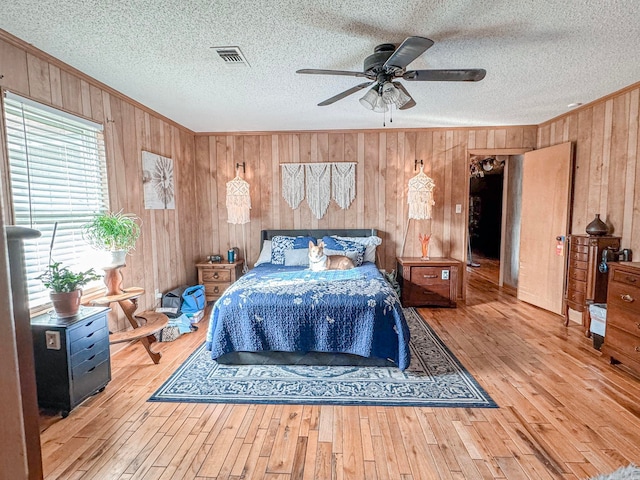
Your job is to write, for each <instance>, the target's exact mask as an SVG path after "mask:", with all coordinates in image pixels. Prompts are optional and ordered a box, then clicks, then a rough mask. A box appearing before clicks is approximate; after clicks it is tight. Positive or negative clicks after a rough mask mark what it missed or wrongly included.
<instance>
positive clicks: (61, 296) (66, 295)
mask: <svg viewBox="0 0 640 480" xmlns="http://www.w3.org/2000/svg"><path fill="white" fill-rule="evenodd" d="M49 298H50V299H51V303H52V304H53V309H54V310H55V312H56V315H58V317H60V318H66V317H73V316H74V315H75V314H76V313H78V310H80V299H81V298H82V290H81V289H77V290H74V291H73V292H49Z"/></svg>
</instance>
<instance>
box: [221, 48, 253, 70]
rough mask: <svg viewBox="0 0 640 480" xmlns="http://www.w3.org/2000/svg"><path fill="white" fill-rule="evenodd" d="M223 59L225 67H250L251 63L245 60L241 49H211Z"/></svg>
mask: <svg viewBox="0 0 640 480" xmlns="http://www.w3.org/2000/svg"><path fill="white" fill-rule="evenodd" d="M211 48H213V49H214V50H215V51H216V53H217V54H218V56H219V57H220V58H221V59H222V61H223V62H224V64H225V65H228V66H233V67H249V66H250V65H249V62H247V59H246V58H244V55H243V54H242V52H241V51H240V47H211Z"/></svg>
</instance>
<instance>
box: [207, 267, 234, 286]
mask: <svg viewBox="0 0 640 480" xmlns="http://www.w3.org/2000/svg"><path fill="white" fill-rule="evenodd" d="M202 282H203V283H204V282H227V283H228V282H231V272H230V271H229V270H226V269H225V270H213V269H209V270H203V271H202Z"/></svg>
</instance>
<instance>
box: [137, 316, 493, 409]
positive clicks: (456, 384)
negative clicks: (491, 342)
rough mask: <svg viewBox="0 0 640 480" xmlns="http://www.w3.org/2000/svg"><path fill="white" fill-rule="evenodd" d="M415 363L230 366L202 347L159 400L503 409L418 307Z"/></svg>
mask: <svg viewBox="0 0 640 480" xmlns="http://www.w3.org/2000/svg"><path fill="white" fill-rule="evenodd" d="M404 314H405V317H406V319H407V323H408V324H409V328H410V330H411V342H410V347H411V365H410V367H409V368H408V369H407V370H405V371H404V372H402V371H400V370H399V369H398V368H395V367H369V366H367V367H353V366H302V365H222V364H218V363H216V362H215V360H212V359H211V353H210V352H209V351H208V350H206V348H205V346H204V344H203V345H202V346H200V347H199V348H198V349H197V350H196V351H195V352H194V353H193V354H192V355H191V356H190V357H189V358H188V359H187V360H186V361H185V362H184V363H183V364H182V365H181V366H180V367H179V368H178V370H176V372H174V373H173V374H172V375H171V377H170V378H169V379H168V380H167V381H166V382H165V383H164V384H163V385H162V386H161V387H160V388H159V389H158V390H157V391H156V392H155V393H154V394H153V396H152V397H151V398H150V399H149V401H154V402H200V403H266V404H305V405H306V404H313V405H381V406H420V407H464V408H495V407H496V404H495V402H494V401H493V400H492V399H491V397H490V396H489V395H488V394H487V393H486V392H485V391H484V390H483V389H482V387H480V385H479V384H478V382H476V380H475V379H474V378H473V377H472V376H471V375H470V374H469V373H468V372H467V370H466V369H465V368H464V367H463V366H462V364H461V363H460V362H459V361H458V359H457V358H456V357H455V356H454V355H453V354H452V353H451V351H449V349H448V348H447V347H446V345H445V344H444V343H443V342H442V340H440V338H439V337H438V336H437V335H436V333H435V332H434V331H433V330H432V329H431V327H430V326H429V325H427V323H426V322H425V321H424V320H423V319H422V318H421V317H420V316H419V315H418V313H417V312H416V311H415V310H414V309H413V308H407V309H404Z"/></svg>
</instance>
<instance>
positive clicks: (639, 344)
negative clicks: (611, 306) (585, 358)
mask: <svg viewBox="0 0 640 480" xmlns="http://www.w3.org/2000/svg"><path fill="white" fill-rule="evenodd" d="M604 338H605V343H606V344H607V346H609V347H610V348H614V349H616V350H617V351H618V352H620V353H622V354H623V355H625V356H627V357H628V358H630V359H631V360H633V361H634V362H637V363H639V364H640V336H637V335H629V333H627V332H625V331H624V330H620V329H619V328H616V327H614V326H611V325H607V334H606V336H605V337H604Z"/></svg>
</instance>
